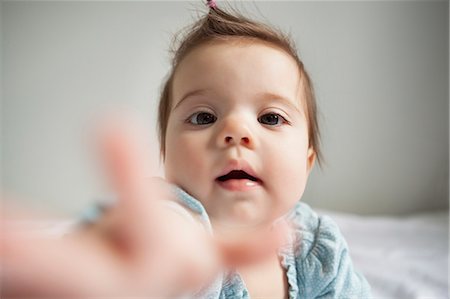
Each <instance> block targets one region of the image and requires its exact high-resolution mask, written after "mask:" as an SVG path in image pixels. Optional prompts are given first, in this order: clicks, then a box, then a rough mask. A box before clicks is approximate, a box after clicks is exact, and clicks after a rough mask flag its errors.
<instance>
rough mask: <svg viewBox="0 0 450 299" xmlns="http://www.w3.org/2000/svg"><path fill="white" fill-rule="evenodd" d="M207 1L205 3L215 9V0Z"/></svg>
mask: <svg viewBox="0 0 450 299" xmlns="http://www.w3.org/2000/svg"><path fill="white" fill-rule="evenodd" d="M207 1H208V2H207V3H206V5H208V6H209V8H212V9H215V8H216V7H217V4H216V1H215V0H207Z"/></svg>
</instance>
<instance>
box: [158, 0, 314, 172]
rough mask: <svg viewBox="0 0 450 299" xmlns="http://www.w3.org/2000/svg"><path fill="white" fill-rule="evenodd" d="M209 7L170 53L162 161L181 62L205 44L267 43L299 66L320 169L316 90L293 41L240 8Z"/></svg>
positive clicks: (161, 113) (161, 114) (162, 109)
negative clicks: (174, 83)
mask: <svg viewBox="0 0 450 299" xmlns="http://www.w3.org/2000/svg"><path fill="white" fill-rule="evenodd" d="M206 4H207V6H208V13H206V14H204V15H202V16H199V18H198V19H197V20H196V21H194V22H193V23H192V24H191V25H188V26H187V27H185V28H183V29H182V30H180V31H179V32H178V33H177V34H175V35H174V38H173V40H172V46H171V48H170V50H169V52H170V53H171V54H172V57H171V69H170V71H169V74H168V75H167V77H166V79H165V80H164V82H163V84H162V87H161V94H160V101H159V109H158V136H159V140H160V146H161V156H162V158H163V159H164V153H165V150H166V147H165V140H166V138H165V137H166V130H167V121H168V119H169V114H170V110H171V104H172V92H171V89H172V82H173V78H174V74H175V72H176V70H177V68H178V66H179V64H180V63H181V61H182V60H183V59H184V58H185V57H186V56H187V55H188V54H189V53H190V52H191V51H192V50H194V49H196V48H197V47H199V46H201V45H204V44H206V43H213V42H230V41H236V40H242V41H248V40H254V41H255V42H257V41H259V42H264V43H266V44H268V45H271V46H275V47H277V48H279V49H281V50H283V51H285V52H286V53H287V54H288V55H290V56H291V57H292V58H293V59H294V60H295V62H296V63H297V66H298V70H299V73H300V80H301V81H302V85H303V89H304V90H303V92H304V96H305V99H304V101H303V103H302V104H303V105H304V108H305V113H306V118H307V122H308V138H309V140H308V141H309V147H310V148H312V149H313V150H314V152H315V154H316V160H317V162H318V164H319V165H320V166H321V165H322V163H323V162H322V161H323V157H322V152H321V150H320V132H319V125H318V116H317V114H318V112H317V104H316V99H315V95H314V88H313V85H312V82H311V79H310V77H309V75H308V73H307V71H306V69H305V67H304V65H303V62H302V61H301V60H300V58H299V56H298V53H297V49H296V47H295V43H294V42H293V40H292V38H291V37H290V36H289V35H287V34H284V33H283V32H282V31H281V30H279V29H277V28H276V27H275V26H273V25H268V24H266V23H261V22H258V21H256V20H252V19H250V18H247V17H246V16H243V15H242V14H241V13H240V12H239V11H238V10H237V9H235V8H233V7H231V6H228V7H227V8H226V9H225V8H223V7H224V5H223V4H224V3H222V2H221V5H220V7H219V5H217V4H216V3H215V2H214V1H213V0H212V1H211V2H210V1H208V2H207V3H206Z"/></svg>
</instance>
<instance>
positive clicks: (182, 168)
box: [166, 136, 205, 188]
mask: <svg viewBox="0 0 450 299" xmlns="http://www.w3.org/2000/svg"><path fill="white" fill-rule="evenodd" d="M170 147H171V148H170V152H168V155H167V157H166V175H167V176H168V178H169V179H171V180H172V181H173V182H174V183H176V184H178V185H181V187H184V188H187V187H188V186H187V185H192V184H194V183H195V182H193V180H196V179H199V178H201V173H202V169H204V168H205V165H204V164H205V158H204V154H202V150H201V149H200V147H199V143H197V142H196V141H195V139H193V138H190V137H188V136H186V137H183V136H180V137H179V138H176V139H174V140H172V142H171V144H170Z"/></svg>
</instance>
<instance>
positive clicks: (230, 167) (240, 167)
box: [216, 160, 262, 184]
mask: <svg viewBox="0 0 450 299" xmlns="http://www.w3.org/2000/svg"><path fill="white" fill-rule="evenodd" d="M232 171H243V172H245V173H246V174H247V175H249V176H251V177H253V178H254V180H255V181H257V182H258V183H260V184H261V183H262V180H261V179H260V178H259V177H258V175H257V174H256V172H255V171H254V170H253V168H252V167H251V166H250V164H249V163H248V162H247V161H245V160H230V161H229V162H228V164H227V166H226V167H225V168H224V169H223V170H222V172H220V174H219V175H218V176H217V178H216V180H219V178H221V177H223V176H226V175H228V174H229V173H231V172H232ZM252 180H253V179H252Z"/></svg>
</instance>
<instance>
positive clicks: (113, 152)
mask: <svg viewBox="0 0 450 299" xmlns="http://www.w3.org/2000/svg"><path fill="white" fill-rule="evenodd" d="M142 137H143V136H141V135H140V134H139V133H138V131H137V130H136V128H135V127H134V126H132V125H131V124H130V123H129V122H128V123H124V122H123V121H119V122H117V121H116V122H114V123H113V122H109V123H108V125H107V126H105V127H103V129H102V131H101V134H100V136H99V140H100V149H101V153H102V156H103V157H105V165H106V166H107V173H108V175H109V176H110V178H111V180H112V183H113V186H114V188H115V191H116V192H117V194H118V198H119V200H118V202H117V203H116V204H115V205H114V206H113V207H112V208H110V209H109V210H108V211H107V213H106V214H105V215H104V217H102V218H101V219H100V220H99V221H98V223H96V224H93V225H92V227H90V228H87V229H85V230H81V231H78V232H76V233H73V234H69V235H67V236H65V237H63V238H54V237H49V236H47V235H45V234H39V233H31V232H27V231H22V232H21V233H18V232H17V230H14V229H8V227H7V225H5V224H6V221H5V219H2V222H3V223H1V224H2V234H1V236H0V246H1V247H0V261H1V262H0V270H1V271H2V273H1V276H0V278H1V283H2V290H1V292H2V298H9V297H36V296H38V297H54V298H69V297H72V298H88V297H89V298H100V297H102V298H107V297H116V298H124V297H129V296H142V297H144V296H146V297H149V296H161V297H169V296H170V297H172V296H177V295H181V294H183V293H192V292H194V291H196V290H198V289H199V288H200V287H202V286H204V285H205V283H207V282H208V281H209V280H210V279H212V278H213V277H214V275H215V274H216V273H217V272H218V271H219V268H220V259H219V256H218V250H216V248H215V245H214V242H212V240H211V239H210V238H209V236H208V235H207V233H206V231H205V230H204V229H203V228H202V227H201V226H199V225H198V224H197V223H196V222H193V221H191V220H190V219H188V218H187V217H183V216H180V214H179V213H178V212H177V211H176V209H173V208H171V207H170V205H168V204H167V203H168V202H169V201H170V200H171V196H173V195H171V192H170V191H169V189H168V185H167V183H165V182H164V181H163V180H161V179H150V180H149V179H148V177H149V176H151V175H152V174H153V173H154V172H152V171H154V170H155V168H153V169H151V166H150V171H149V165H151V163H150V162H151V161H149V160H150V159H149V152H148V151H147V150H148V148H146V147H145V146H144V145H143V143H142V140H144V139H143V138H142Z"/></svg>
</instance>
